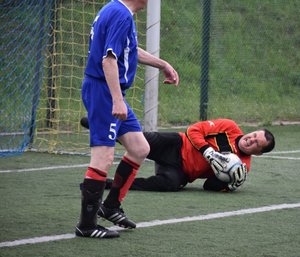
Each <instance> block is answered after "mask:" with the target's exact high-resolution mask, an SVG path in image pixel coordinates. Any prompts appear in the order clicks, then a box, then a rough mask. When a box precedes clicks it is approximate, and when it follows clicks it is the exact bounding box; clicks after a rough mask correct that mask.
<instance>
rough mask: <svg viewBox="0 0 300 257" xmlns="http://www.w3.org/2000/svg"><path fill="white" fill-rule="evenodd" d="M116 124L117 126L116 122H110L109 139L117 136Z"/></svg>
mask: <svg viewBox="0 0 300 257" xmlns="http://www.w3.org/2000/svg"><path fill="white" fill-rule="evenodd" d="M116 126H117V124H116V123H111V124H110V128H109V132H110V134H109V135H108V138H109V139H110V140H115V139H116V136H117V133H116V129H115V128H116Z"/></svg>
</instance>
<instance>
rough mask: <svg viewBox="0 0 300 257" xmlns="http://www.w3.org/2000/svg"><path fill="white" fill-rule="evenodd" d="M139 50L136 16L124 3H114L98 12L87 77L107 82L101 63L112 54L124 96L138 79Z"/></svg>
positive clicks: (92, 35) (90, 48) (92, 30)
mask: <svg viewBox="0 0 300 257" xmlns="http://www.w3.org/2000/svg"><path fill="white" fill-rule="evenodd" d="M137 47H138V43H137V34H136V28H135V23H134V19H133V13H132V12H131V11H130V10H129V9H128V8H127V7H126V6H125V5H124V4H123V3H122V2H120V1H118V0H115V1H111V2H110V3H108V4H107V5H106V6H104V7H103V8H102V9H101V10H100V11H99V13H98V14H97V16H96V18H95V20H94V22H93V25H92V29H91V34H90V45H89V55H88V60H87V65H86V69H85V74H86V75H88V76H91V77H94V78H96V79H100V80H102V81H105V76H104V72H103V68H102V60H103V58H105V57H106V56H107V54H108V52H109V51H111V52H112V54H113V55H114V56H115V57H116V59H117V63H118V68H119V80H120V86H121V89H122V91H123V93H125V90H126V89H127V88H129V87H130V86H131V85H132V83H133V80H134V77H135V73H136V69H137V64H138V50H137Z"/></svg>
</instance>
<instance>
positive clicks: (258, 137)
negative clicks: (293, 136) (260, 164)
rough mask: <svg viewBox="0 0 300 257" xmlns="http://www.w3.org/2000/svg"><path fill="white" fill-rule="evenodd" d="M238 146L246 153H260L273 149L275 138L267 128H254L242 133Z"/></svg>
mask: <svg viewBox="0 0 300 257" xmlns="http://www.w3.org/2000/svg"><path fill="white" fill-rule="evenodd" d="M238 146H239V149H240V150H241V151H242V152H243V153H245V154H247V155H252V154H254V155H261V154H263V153H267V152H270V151H272V150H273V149H274V147H275V138H274V135H273V134H272V133H271V132H270V131H269V130H267V129H261V130H256V131H253V132H250V133H248V134H246V135H243V136H242V137H241V138H240V140H239V142H238Z"/></svg>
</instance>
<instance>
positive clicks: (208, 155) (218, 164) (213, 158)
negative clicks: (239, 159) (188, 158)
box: [203, 147, 230, 176]
mask: <svg viewBox="0 0 300 257" xmlns="http://www.w3.org/2000/svg"><path fill="white" fill-rule="evenodd" d="M203 156H204V158H205V159H206V160H207V161H208V162H209V163H210V166H211V168H212V170H213V171H214V173H215V175H216V176H217V175H218V174H219V173H220V172H222V171H224V169H225V168H226V164H227V163H228V162H229V160H230V159H229V158H228V157H227V156H226V155H224V154H221V153H219V152H217V151H215V150H214V149H213V148H212V147H208V148H207V149H206V150H205V151H204V153H203Z"/></svg>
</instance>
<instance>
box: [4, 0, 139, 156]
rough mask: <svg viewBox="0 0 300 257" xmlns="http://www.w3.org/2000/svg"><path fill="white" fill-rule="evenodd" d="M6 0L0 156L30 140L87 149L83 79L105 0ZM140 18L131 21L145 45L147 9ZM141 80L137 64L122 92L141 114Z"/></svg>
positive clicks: (54, 148) (33, 146)
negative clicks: (131, 81) (94, 25)
mask: <svg viewBox="0 0 300 257" xmlns="http://www.w3.org/2000/svg"><path fill="white" fill-rule="evenodd" d="M4 2H5V1H4ZM6 2H7V3H4V4H1V5H3V8H4V9H3V8H2V6H1V21H2V22H1V26H3V28H2V31H5V32H6V33H2V34H1V45H2V47H1V50H0V51H1V54H2V56H4V58H3V60H4V61H5V62H2V61H1V66H2V67H1V90H0V93H1V96H2V97H1V98H2V99H1V100H0V107H1V111H0V131H1V154H3V155H7V154H8V152H9V153H12V154H13V153H14V152H22V151H24V149H26V148H27V146H28V145H29V148H27V149H30V150H32V151H46V152H51V153H84V154H86V153H89V134H88V131H87V130H86V129H83V128H82V127H81V126H80V118H81V117H84V116H86V110H85V108H84V106H83V104H82V100H81V83H82V79H83V76H84V68H85V64H86V58H87V52H88V42H89V33H90V28H91V24H92V22H93V20H94V18H95V16H96V14H97V12H98V11H99V10H100V9H101V7H102V6H103V5H104V4H106V3H107V2H108V1H105V0H103V1H99V0H92V1H86V0H53V1H34V0H23V1H21V0H20V1H6ZM140 16H141V17H140ZM140 16H139V17H136V23H137V29H138V31H139V40H140V44H143V41H144V39H143V38H144V37H145V36H144V35H145V34H144V33H143V31H145V29H144V25H145V22H144V20H145V17H142V16H145V14H144V13H142V14H141V15H140ZM11 17H13V18H11ZM8 21H9V22H8ZM12 38H13V39H12ZM143 83H144V82H143V70H142V69H141V67H139V68H138V74H137V78H136V80H135V85H134V87H133V89H131V90H129V92H128V96H127V100H128V101H129V102H130V104H131V106H132V107H133V109H134V111H135V113H136V114H137V116H138V117H139V119H142V116H143V105H142V95H143V88H144V86H143ZM2 85H4V86H2Z"/></svg>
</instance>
